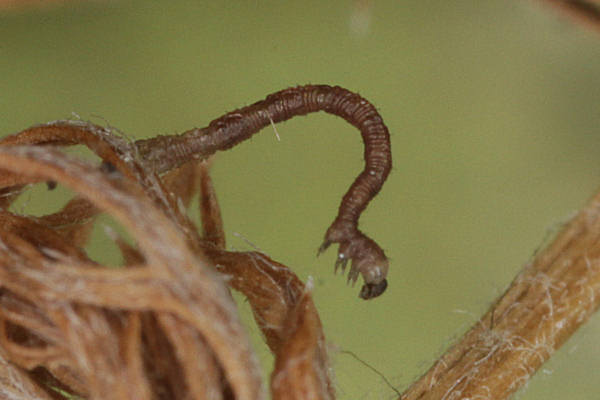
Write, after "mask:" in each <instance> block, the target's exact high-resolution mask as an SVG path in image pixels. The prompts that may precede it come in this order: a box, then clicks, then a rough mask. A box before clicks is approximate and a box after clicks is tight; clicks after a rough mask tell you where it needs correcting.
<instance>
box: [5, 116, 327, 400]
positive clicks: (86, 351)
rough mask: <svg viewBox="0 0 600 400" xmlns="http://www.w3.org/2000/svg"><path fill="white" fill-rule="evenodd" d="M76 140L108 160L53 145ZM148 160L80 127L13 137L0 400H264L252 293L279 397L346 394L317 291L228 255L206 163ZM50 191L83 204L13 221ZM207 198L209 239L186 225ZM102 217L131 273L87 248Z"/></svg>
mask: <svg viewBox="0 0 600 400" xmlns="http://www.w3.org/2000/svg"><path fill="white" fill-rule="evenodd" d="M45 127H47V128H48V130H47V131H46V130H45ZM73 144H84V145H86V146H87V147H88V148H90V149H91V150H92V151H93V152H95V153H96V154H97V155H98V156H100V158H101V159H102V162H101V163H98V164H95V165H94V164H90V163H86V162H82V161H79V160H77V159H74V158H72V157H69V156H66V155H65V154H63V153H62V152H60V151H59V150H58V149H56V148H55V146H56V145H73ZM48 145H53V146H48ZM140 160H141V159H140V157H139V155H138V154H137V153H136V148H135V145H134V144H132V143H131V142H128V141H127V140H125V139H123V138H121V137H119V136H117V135H115V134H113V132H112V131H111V130H110V129H108V128H102V127H98V126H96V125H92V124H87V123H83V122H81V121H75V122H67V121H62V122H57V123H51V124H49V125H40V126H37V127H34V128H32V129H28V130H25V131H23V132H22V133H21V134H18V135H15V136H11V137H9V138H6V139H4V140H3V141H2V142H0V190H3V193H5V194H7V196H5V197H3V199H4V202H3V206H4V207H3V209H1V210H0V222H1V223H0V361H1V362H0V364H1V365H0V367H2V368H0V379H3V381H4V384H3V389H2V391H0V396H2V395H3V394H4V395H6V396H2V398H10V396H12V398H15V397H20V398H40V399H46V398H48V399H50V398H53V399H57V398H59V399H62V398H65V396H66V394H74V395H78V396H80V397H83V398H89V399H107V398H110V399H230V398H236V399H261V398H265V396H266V395H265V384H264V383H263V382H262V379H261V374H260V371H259V367H258V363H257V361H256V356H255V354H254V352H253V350H252V349H251V348H250V345H249V343H248V338H247V336H246V333H245V331H244V329H243V327H242V325H241V324H240V321H239V318H238V316H237V311H236V306H235V304H234V303H233V300H232V297H231V295H230V293H229V288H228V284H229V286H231V287H233V288H235V289H238V290H240V291H241V292H242V293H244V294H245V295H246V296H247V298H248V299H249V301H250V304H251V305H252V308H253V311H254V313H255V316H256V319H257V322H258V325H259V327H260V328H261V329H262V330H263V332H264V334H265V337H266V338H267V342H268V344H269V346H270V347H271V349H272V351H273V353H274V355H275V359H276V367H275V370H274V371H273V376H274V377H277V382H282V383H283V384H284V387H285V388H286V389H285V390H282V386H281V385H278V384H273V386H272V398H273V399H284V398H286V399H287V398H302V396H303V393H311V397H312V398H316V399H333V398H334V391H333V385H332V383H331V377H330V376H329V371H330V369H329V364H328V360H327V354H326V348H325V339H324V336H323V332H322V327H321V322H320V319H319V316H318V314H317V311H316V308H315V307H314V304H313V303H312V299H311V295H310V290H309V289H307V288H306V287H305V285H304V284H303V283H302V282H301V281H300V280H299V279H298V278H297V277H296V276H295V274H294V273H293V272H292V271H291V270H290V269H289V268H288V267H286V266H285V265H282V264H280V263H277V262H276V261H273V260H271V259H270V258H268V257H267V256H265V255H263V254H260V253H236V252H228V251H226V250H225V249H224V243H225V238H224V234H223V228H222V221H221V217H220V210H219V208H218V203H217V199H216V193H215V192H214V186H213V185H212V183H211V180H210V175H209V174H208V165H207V164H206V163H205V162H192V163H188V164H185V165H182V166H181V167H179V168H177V169H174V170H172V171H170V172H168V173H167V174H165V175H164V176H158V175H156V174H155V173H154V172H153V171H148V170H147V169H145V168H144V165H143V163H142V162H141V161H140ZM38 182H50V183H49V184H48V189H49V190H51V189H53V188H54V187H55V186H56V185H57V184H59V185H64V186H65V187H67V188H69V189H71V190H72V191H73V192H75V193H76V196H75V197H74V198H73V199H72V200H71V201H69V202H68V203H67V204H66V205H65V206H64V207H63V208H62V209H61V210H59V211H57V212H56V213H54V214H50V215H46V216H42V217H33V216H27V215H17V214H15V213H12V212H10V211H9V210H8V207H9V206H10V204H11V202H12V201H14V200H15V199H16V198H17V197H18V196H19V195H20V194H21V193H22V192H24V191H25V190H27V188H28V187H30V185H31V184H33V183H38ZM198 190H201V192H202V193H201V196H200V205H201V209H202V210H203V212H202V218H203V221H202V223H203V232H204V235H205V236H207V237H206V238H205V237H203V235H201V234H200V233H199V231H198V230H197V229H196V226H195V224H194V223H193V222H192V221H190V220H189V219H188V217H187V215H186V208H187V206H188V205H189V204H190V201H191V199H192V197H193V196H194V194H195V193H197V192H198ZM100 213H107V214H109V215H111V216H112V217H113V218H114V219H115V220H116V221H118V222H119V223H120V224H121V225H122V226H123V227H124V228H125V229H126V230H127V231H128V232H129V234H130V235H131V237H132V238H133V239H134V240H135V243H134V244H130V243H129V242H127V241H126V240H125V239H123V238H121V237H119V235H117V234H116V233H115V232H112V231H108V236H109V239H110V240H114V241H115V243H116V244H117V246H118V247H119V248H120V249H121V251H122V253H123V260H124V267H123V268H106V267H105V266H103V265H100V264H98V263H97V262H96V261H94V260H92V259H90V258H89V257H88V255H87V253H86V252H85V249H84V245H85V244H86V243H87V240H88V239H89V234H90V229H91V226H93V223H94V221H95V218H96V217H97V216H98V215H99V214H100ZM274 305H277V306H275V307H274ZM300 359H301V360H303V361H302V362H298V360H300ZM274 379H275V378H274ZM289 396H294V397H289Z"/></svg>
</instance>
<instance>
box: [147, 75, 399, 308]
mask: <svg viewBox="0 0 600 400" xmlns="http://www.w3.org/2000/svg"><path fill="white" fill-rule="evenodd" d="M317 111H324V112H326V113H329V114H333V115H336V116H339V117H341V118H343V119H345V120H346V121H347V122H348V123H350V124H352V125H353V126H355V127H356V128H358V129H359V130H360V133H361V136H362V139H363V142H364V159H365V166H364V169H363V170H362V172H361V173H360V174H359V175H358V176H357V177H356V179H355V180H354V182H353V183H352V185H351V186H350V188H349V189H348V191H347V192H346V194H345V195H344V197H343V198H342V201H341V203H340V206H339V209H338V214H337V216H336V218H335V220H334V221H333V223H332V224H331V225H330V226H329V229H327V232H326V234H325V239H324V241H323V244H322V245H321V246H320V247H319V251H318V254H321V253H322V252H323V251H325V250H326V249H327V248H328V247H329V246H330V245H331V244H332V243H339V250H338V256H337V260H336V262H335V267H334V271H335V272H337V270H338V269H339V268H340V267H341V269H342V274H343V273H344V272H345V269H346V266H347V264H348V261H351V268H350V271H349V273H348V280H347V281H348V283H350V282H352V284H353V285H354V283H355V282H356V280H357V279H358V275H359V274H361V275H362V276H363V279H364V282H365V283H364V285H363V287H362V288H361V291H360V294H359V296H360V297H361V298H363V299H372V298H375V297H377V296H379V295H381V294H382V293H383V292H384V291H385V289H386V288H387V279H386V277H387V273H388V268H389V265H388V264H389V263H388V259H387V257H386V256H385V253H384V252H383V250H382V249H381V247H379V245H378V244H377V243H376V242H375V241H373V240H372V239H371V238H369V237H368V236H367V235H365V234H364V233H363V232H361V231H360V230H359V229H358V219H359V217H360V214H361V213H362V212H363V211H364V209H365V208H366V206H367V204H368V203H369V202H370V201H371V199H372V198H373V197H375V196H376V195H377V193H379V191H380V189H381V187H382V185H383V183H384V182H385V180H386V178H387V177H388V175H389V172H390V169H391V166H392V157H391V144H390V135H389V132H388V129H387V127H386V125H385V124H384V122H383V119H382V118H381V116H380V115H379V113H378V112H377V110H376V108H375V107H374V106H373V105H372V104H371V103H370V102H369V101H367V100H366V99H364V98H363V97H361V96H360V95H358V94H356V93H353V92H351V91H349V90H347V89H344V88H341V87H339V86H329V85H305V86H298V87H293V88H289V89H285V90H281V91H279V92H275V93H273V94H270V95H268V96H267V97H266V98H265V99H264V100H261V101H258V102H256V103H254V104H251V105H249V106H246V107H243V108H240V109H237V110H234V111H231V112H229V113H227V114H225V115H223V116H222V117H220V118H217V119H215V120H213V121H212V122H211V123H210V124H209V125H208V126H207V127H205V128H199V129H192V130H189V131H186V132H184V133H182V134H180V135H170V136H157V137H154V138H151V139H143V140H138V141H136V142H135V144H136V146H137V151H138V153H139V155H140V157H141V159H142V160H143V162H144V164H145V166H146V167H147V168H150V169H151V170H153V171H154V172H156V173H163V172H166V171H168V170H170V169H172V168H175V167H177V166H179V165H181V164H183V163H185V162H188V161H190V160H192V159H203V158H206V157H208V156H210V155H211V154H213V153H215V152H216V151H220V150H227V149H229V148H231V147H233V146H235V145H237V144H238V143H240V142H242V141H244V140H246V139H248V138H250V137H251V136H252V135H254V134H255V133H257V132H258V131H260V130H261V129H262V128H264V127H266V126H268V125H270V124H273V123H278V122H281V121H285V120H288V119H290V118H292V117H295V116H297V115H306V114H309V113H312V112H317Z"/></svg>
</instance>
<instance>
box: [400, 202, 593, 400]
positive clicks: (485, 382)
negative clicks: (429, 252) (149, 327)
mask: <svg viewBox="0 0 600 400" xmlns="http://www.w3.org/2000/svg"><path fill="white" fill-rule="evenodd" d="M599 304H600V193H598V194H596V196H595V197H594V198H592V200H591V201H590V202H589V203H588V204H587V205H586V206H585V207H584V208H583V209H582V210H581V211H580V212H579V214H578V215H577V216H576V217H575V218H573V220H571V221H570V222H569V223H568V224H567V225H566V226H565V227H564V228H563V230H562V231H561V232H560V233H559V234H558V236H557V237H556V239H555V240H554V242H553V243H552V244H550V245H549V246H548V247H547V248H546V249H545V250H543V251H542V252H540V253H539V254H538V255H537V256H536V257H535V259H534V260H533V261H532V262H531V263H530V264H528V265H527V266H526V267H525V268H524V269H523V271H522V272H521V273H520V274H519V275H518V276H517V277H516V278H515V279H514V281H513V282H512V284H511V285H510V287H509V288H508V290H507V291H506V292H505V293H504V294H503V295H502V296H501V297H500V298H499V299H498V300H496V302H495V304H494V306H493V307H492V308H491V309H490V310H489V311H488V312H487V313H486V314H485V315H484V316H483V317H482V318H481V319H480V320H479V322H478V323H477V324H475V326H473V328H471V330H470V331H469V332H467V333H466V334H465V335H464V336H463V337H462V338H461V339H460V340H459V342H458V343H457V344H455V345H454V346H453V347H452V348H450V349H449V350H448V352H447V353H446V354H444V355H443V356H442V357H441V358H440V359H439V360H438V361H436V362H435V363H434V365H433V366H432V367H431V369H430V370H429V371H428V372H427V373H426V374H425V375H423V376H422V377H421V378H420V379H419V380H418V381H416V382H415V383H413V384H412V385H411V387H410V388H409V389H408V390H407V391H406V392H405V393H404V394H403V395H402V396H401V397H400V398H401V399H402V400H416V399H422V400H425V399H443V400H455V399H465V398H471V399H495V400H502V399H506V398H508V397H509V396H510V395H511V394H512V393H514V392H515V391H516V390H518V389H519V388H520V387H522V386H523V385H524V384H525V383H527V381H528V380H529V378H531V376H532V375H533V374H534V373H535V371H537V369H538V368H539V367H540V366H541V365H542V364H543V363H544V362H545V361H546V360H547V359H548V358H550V356H551V355H552V354H553V353H554V352H555V351H556V350H557V349H558V348H559V347H560V346H561V345H562V344H563V343H564V342H565V341H566V340H567V339H568V338H569V337H570V336H571V335H572V334H573V333H574V332H575V330H577V328H579V327H580V326H581V325H582V324H584V323H585V322H586V321H587V320H588V318H589V317H590V316H591V315H592V314H593V313H594V312H595V311H596V310H597V308H598V305H599Z"/></svg>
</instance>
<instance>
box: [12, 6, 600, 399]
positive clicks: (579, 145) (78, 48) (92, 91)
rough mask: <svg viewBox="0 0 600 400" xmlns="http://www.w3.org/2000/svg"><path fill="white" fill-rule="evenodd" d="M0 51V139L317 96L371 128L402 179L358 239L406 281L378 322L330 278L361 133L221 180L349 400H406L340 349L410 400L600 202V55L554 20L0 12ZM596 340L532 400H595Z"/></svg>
mask: <svg viewBox="0 0 600 400" xmlns="http://www.w3.org/2000/svg"><path fill="white" fill-rule="evenodd" d="M0 38H1V40H0V115H1V116H2V118H0V135H7V134H11V133H14V132H17V131H19V130H21V129H24V128H26V127H28V126H30V125H33V124H36V123H39V122H46V121H50V120H56V119H61V118H69V117H72V114H71V113H72V112H73V113H76V114H77V115H79V116H81V118H83V119H91V120H93V121H95V122H102V121H107V122H105V123H109V124H110V125H113V126H116V127H118V128H119V129H121V130H122V131H124V132H125V133H126V134H128V135H130V136H132V137H145V136H153V135H156V134H159V133H172V132H180V131H183V130H186V129H189V128H191V127H194V126H204V125H206V124H207V123H208V122H209V121H210V120H211V119H213V118H216V117H218V116H219V115H221V114H223V113H224V112H226V111H228V110H231V109H234V108H237V107H239V106H242V105H246V104H250V103H252V102H254V101H255V100H258V99H260V98H263V97H264V96H265V95H266V94H268V93H270V92H273V91H276V90H279V89H281V88H285V87H287V86H292V85H296V84H304V83H329V84H338V85H341V86H344V87H347V88H348V89H350V90H356V91H359V92H360V93H361V94H362V95H364V96H365V97H367V98H368V99H369V100H371V101H372V102H373V103H374V104H375V105H377V106H378V108H379V110H380V112H381V113H382V115H383V117H384V119H385V120H386V122H387V124H388V126H389V128H390V131H391V132H392V140H393V146H394V156H395V160H394V162H395V170H394V171H393V172H392V174H391V175H390V179H389V180H388V183H387V185H386V186H384V189H383V191H382V193H381V195H380V196H379V197H378V198H377V199H376V200H375V201H374V202H373V204H372V206H371V208H370V209H369V210H368V211H367V213H366V214H365V215H364V217H363V219H362V226H363V227H364V229H365V230H366V231H368V232H369V233H370V234H371V235H372V237H374V238H375V239H376V240H377V241H378V242H379V243H380V244H382V245H383V246H385V247H386V251H387V252H388V255H389V256H390V258H391V259H392V263H391V272H390V279H389V282H390V287H389V288H388V291H387V292H386V294H385V295H384V296H382V297H381V298H378V299H376V300H374V301H371V302H363V301H361V300H359V299H358V298H357V292H358V288H354V289H352V288H348V287H346V286H345V283H344V282H345V280H344V279H343V278H341V277H335V276H334V275H333V273H332V271H333V261H334V252H333V251H330V252H328V253H326V254H325V255H324V256H322V257H321V258H319V259H316V258H315V253H316V249H317V246H318V245H319V244H320V241H321V239H322V235H323V234H324V231H325V229H326V228H327V226H328V224H329V223H330V221H331V218H332V217H333V215H334V214H335V212H336V207H337V204H338V201H339V198H340V196H341V195H342V194H343V193H344V191H345V189H346V187H347V186H348V185H349V184H350V182H351V180H352V178H353V177H354V175H355V174H356V173H357V172H358V171H359V170H360V168H361V146H360V141H359V137H358V135H357V132H355V131H354V130H353V129H352V128H351V127H349V126H346V124H345V123H344V122H343V121H338V120H336V119H335V118H334V117H330V116H326V115H317V116H314V115H313V116H310V117H308V118H305V119H302V118H301V119H294V120H293V121H290V122H287V123H285V124H283V125H280V126H278V128H277V129H278V132H279V134H280V135H281V137H282V140H281V141H280V142H278V141H277V140H276V139H275V134H274V133H273V132H272V131H270V130H269V129H265V131H264V132H262V133H261V134H260V135H257V136H256V137H255V138H254V139H252V141H250V142H248V143H244V144H242V145H241V146H239V148H236V149H234V150H233V151H228V152H225V153H222V154H220V155H218V156H217V158H216V160H215V167H214V175H213V177H214V180H215V183H216V185H217V191H218V193H219V196H220V201H221V206H222V209H223V217H224V221H225V225H226V226H225V227H226V230H227V233H228V235H229V238H230V239H229V243H230V245H231V246H234V247H236V248H238V249H239V248H247V247H248V244H246V243H245V242H244V241H242V240H240V239H237V238H236V237H234V236H233V233H234V232H238V233H240V234H242V235H243V236H244V237H246V238H248V240H249V241H251V242H252V243H254V244H256V245H257V246H259V247H260V248H261V249H262V250H264V251H265V252H267V253H268V254H270V255H271V256H272V257H273V258H274V259H276V260H279V261H281V262H283V263H285V264H287V265H289V266H290V267H292V268H295V270H296V271H297V273H298V275H299V276H300V277H301V278H302V279H306V277H308V276H309V275H311V276H314V277H315V279H316V288H315V301H316V304H317V307H318V308H319V311H320V314H321V317H322V319H323V323H324V327H325V331H326V335H327V338H328V340H329V341H330V342H331V344H332V350H333V351H332V356H333V358H334V359H335V361H336V362H335V366H336V373H337V380H338V382H337V383H338V392H339V394H340V398H347V399H350V398H359V399H380V398H392V397H393V392H392V391H391V390H390V389H389V388H387V387H386V386H385V385H384V384H383V382H382V381H381V380H380V379H379V378H378V377H377V376H375V375H374V374H372V373H371V371H369V370H368V369H365V367H364V366H362V365H361V364H360V363H358V362H356V361H355V360H353V359H352V358H350V357H348V356H347V355H344V354H337V355H336V353H335V348H336V347H337V348H341V349H348V350H351V351H353V352H354V353H356V354H357V355H359V356H360V357H361V358H362V359H364V360H365V361H366V362H368V363H369V364H370V365H373V366H374V367H376V368H378V369H379V370H380V371H381V372H382V373H384V374H385V375H386V376H387V377H388V378H389V379H390V380H391V381H392V382H393V383H394V384H396V385H397V386H398V387H399V388H404V387H405V386H406V385H407V384H409V383H410V382H412V380H413V379H414V378H415V377H416V376H418V375H419V374H421V373H422V372H424V371H425V369H426V368H428V367H429V366H430V364H431V362H432V361H433V360H434V359H435V358H436V357H437V356H438V355H440V354H441V352H442V351H443V350H444V349H445V348H446V347H447V346H448V345H449V344H450V343H451V342H452V341H453V339H454V338H456V337H457V336H459V335H460V334H461V333H462V332H464V331H465V330H466V329H467V328H468V327H469V326H470V325H471V324H473V323H474V322H475V320H476V317H477V316H478V315H479V314H480V313H482V312H483V311H484V310H485V309H487V307H488V305H489V304H490V303H491V302H492V301H493V300H494V299H495V298H496V297H497V296H498V295H499V294H500V293H501V292H502V291H503V290H504V288H505V287H506V286H507V284H508V283H509V282H510V280H511V279H512V277H513V276H514V275H515V274H516V272H517V271H518V270H519V269H520V268H521V266H522V265H523V264H525V263H526V262H527V261H528V260H530V258H531V256H532V255H533V253H534V251H535V250H536V248H538V247H539V246H540V245H541V244H542V242H543V241H544V238H547V237H548V236H549V235H551V233H552V232H553V231H554V230H555V229H556V228H557V227H558V226H559V225H560V224H561V223H563V222H564V221H565V220H566V218H568V217H569V216H570V215H572V213H573V212H574V211H575V210H577V208H578V207H579V206H580V205H582V204H583V202H584V201H585V200H586V199H587V198H588V197H589V196H590V195H591V194H592V193H593V192H594V190H595V189H596V188H597V187H598V186H599V183H600V167H599V166H598V165H599V164H598V162H597V161H596V160H597V158H598V155H599V154H600V137H599V136H598V134H597V133H596V132H597V130H598V127H599V126H600V114H599V113H598V105H599V104H600V90H598V89H597V88H600V74H598V73H597V71H598V70H599V68H600V48H599V47H598V41H599V40H600V38H599V37H598V36H597V35H596V34H594V33H593V32H591V31H586V30H584V29H581V28H579V27H578V26H576V25H574V24H572V23H571V21H570V20H566V19H563V18H561V17H560V15H559V14H558V13H556V10H553V9H545V8H543V7H542V3H540V2H530V1H523V0H521V1H512V0H509V1H505V0H493V1H492V0H490V1H485V2H481V1H477V0H470V1H458V2H443V1H429V2H398V1H392V0H386V1H383V0H381V1H354V2H352V1H329V2H318V1H303V2H278V1H251V2H238V1H230V2H202V1H191V0H188V1H174V2H167V1H157V0H146V1H141V0H136V1H111V2H92V3H81V4H79V3H68V2H67V3H66V4H63V5H61V6H57V7H53V8H46V9H41V10H35V9H27V10H22V11H15V10H8V11H3V12H1V13H0ZM24 206H25V205H24ZM26 206H27V207H40V206H39V205H36V204H31V203H27V204H26ZM93 251H96V252H98V254H100V253H101V251H99V250H97V249H96V250H93ZM240 307H241V309H242V310H246V311H247V306H246V305H244V304H243V303H241V304H240ZM247 320H248V321H249V322H248V323H249V324H251V322H250V316H248V318H247ZM598 334H600V324H599V323H598V322H597V321H592V322H591V323H590V324H588V325H587V326H585V327H584V328H583V329H582V331H581V332H579V333H578V334H577V335H576V337H574V338H573V339H572V340H570V341H569V342H568V343H567V344H566V345H565V347H564V348H563V349H562V350H561V351H560V352H559V353H558V354H557V355H556V356H555V357H553V358H552V360H551V362H550V363H549V364H547V365H546V368H545V369H544V371H542V372H540V373H538V375H537V376H536V377H535V378H534V379H533V380H532V381H531V382H530V384H529V385H528V388H527V389H526V391H525V392H524V393H522V394H521V395H520V397H522V398H527V399H562V398H569V399H573V400H577V399H588V398H590V395H589V393H593V392H597V391H598V390H600V384H598V382H597V380H596V379H595V372H594V371H595V367H597V366H598V360H599V359H600V350H599V349H600V347H598V346H597V345H596V344H595V340H594V339H595V338H596V337H597V336H598ZM255 343H257V346H259V347H260V346H261V345H260V344H259V343H260V339H259V338H255ZM263 349H264V347H263ZM264 354H265V355H264V356H263V359H262V360H263V363H264V364H265V366H266V368H267V369H270V362H271V360H269V359H268V357H267V356H266V352H264Z"/></svg>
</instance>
